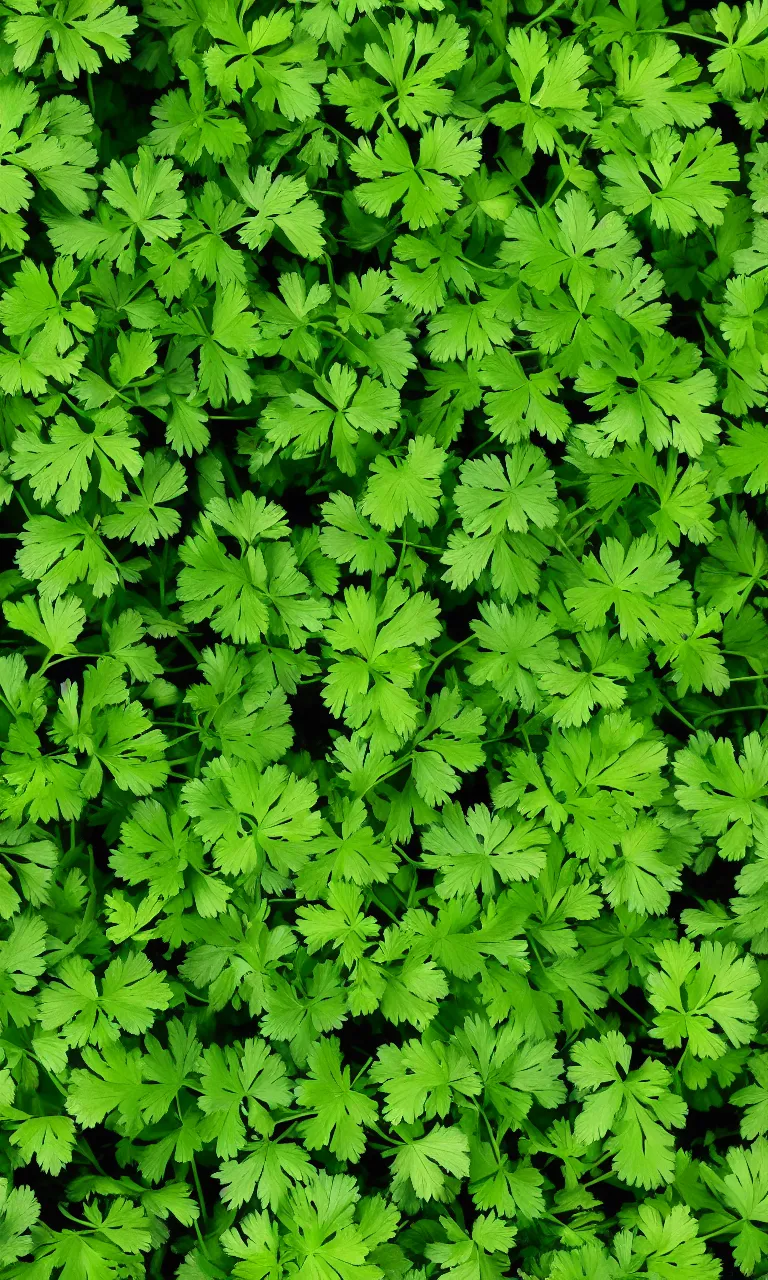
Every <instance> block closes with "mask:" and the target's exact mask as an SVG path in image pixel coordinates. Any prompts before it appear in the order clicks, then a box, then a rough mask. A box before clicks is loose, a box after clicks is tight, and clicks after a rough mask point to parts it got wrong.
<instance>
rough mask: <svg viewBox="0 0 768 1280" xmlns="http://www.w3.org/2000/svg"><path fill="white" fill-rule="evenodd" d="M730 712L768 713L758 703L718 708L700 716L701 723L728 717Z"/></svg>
mask: <svg viewBox="0 0 768 1280" xmlns="http://www.w3.org/2000/svg"><path fill="white" fill-rule="evenodd" d="M732 711H768V707H766V706H764V705H763V704H762V703H759V702H754V703H750V705H749V706H746V707H718V709H717V711H709V712H707V714H706V715H705V716H702V723H703V722H704V721H705V720H714V719H715V717H716V716H727V715H730V714H731V712H732Z"/></svg>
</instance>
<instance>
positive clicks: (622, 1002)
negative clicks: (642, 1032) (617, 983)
mask: <svg viewBox="0 0 768 1280" xmlns="http://www.w3.org/2000/svg"><path fill="white" fill-rule="evenodd" d="M612 999H614V1000H615V1001H616V1003H617V1004H620V1005H621V1007H622V1009H626V1011H627V1013H631V1014H632V1017H633V1018H637V1020H638V1022H642V1024H643V1026H644V1027H650V1025H651V1024H650V1022H648V1020H647V1018H644V1017H643V1015H642V1014H641V1013H638V1012H637V1010H636V1009H633V1008H632V1005H631V1004H628V1003H627V1001H626V1000H625V999H624V998H623V997H622V996H620V995H618V994H617V993H616V992H615V991H614V993H613V996H612Z"/></svg>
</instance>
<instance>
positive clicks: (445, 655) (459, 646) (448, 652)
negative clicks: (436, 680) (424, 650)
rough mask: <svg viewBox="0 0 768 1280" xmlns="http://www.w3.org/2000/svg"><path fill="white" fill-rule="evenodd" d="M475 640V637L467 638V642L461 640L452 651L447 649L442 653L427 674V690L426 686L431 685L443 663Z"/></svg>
mask: <svg viewBox="0 0 768 1280" xmlns="http://www.w3.org/2000/svg"><path fill="white" fill-rule="evenodd" d="M474 638H475V637H474V636H467V638H466V640H460V641H459V643H458V644H455V645H453V646H452V647H451V648H450V649H446V650H445V652H444V653H441V654H440V656H439V657H438V658H435V661H434V662H433V663H432V666H431V667H430V668H429V671H428V672H427V679H426V682H425V688H426V685H428V684H429V682H430V680H431V679H432V677H433V675H434V674H435V672H436V671H437V668H438V667H439V666H440V664H441V662H444V661H445V659H446V658H450V656H451V654H452V653H458V651H459V649H463V648H464V646H465V645H467V644H471V643H472V641H473V640H474Z"/></svg>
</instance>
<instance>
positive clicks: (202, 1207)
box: [189, 1155, 208, 1218]
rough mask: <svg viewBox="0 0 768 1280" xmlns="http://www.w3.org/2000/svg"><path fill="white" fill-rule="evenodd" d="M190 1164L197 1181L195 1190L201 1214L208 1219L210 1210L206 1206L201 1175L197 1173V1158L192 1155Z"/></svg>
mask: <svg viewBox="0 0 768 1280" xmlns="http://www.w3.org/2000/svg"><path fill="white" fill-rule="evenodd" d="M189 1163H190V1164H191V1165H192V1177H193V1178H194V1180H195V1190H196V1192H197V1199H198V1203H199V1205H200V1212H201V1213H202V1215H203V1217H204V1218H207V1217H208V1210H207V1208H206V1206H205V1197H204V1196H203V1188H202V1187H201V1186H200V1175H199V1173H198V1172H197V1164H196V1163H195V1157H194V1156H193V1155H190V1157H189Z"/></svg>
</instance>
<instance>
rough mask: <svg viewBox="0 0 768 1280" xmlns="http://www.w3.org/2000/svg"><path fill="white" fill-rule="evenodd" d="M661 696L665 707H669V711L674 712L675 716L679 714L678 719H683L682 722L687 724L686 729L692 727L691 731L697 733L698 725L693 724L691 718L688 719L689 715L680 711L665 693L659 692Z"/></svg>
mask: <svg viewBox="0 0 768 1280" xmlns="http://www.w3.org/2000/svg"><path fill="white" fill-rule="evenodd" d="M659 698H660V700H661V702H662V705H663V706H665V707H666V708H667V711H670V712H671V713H672V715H673V716H677V719H678V720H680V721H681V723H682V724H684V725H685V727H686V729H690V731H691V733H695V732H696V725H695V724H691V722H690V720H689V719H688V717H687V716H684V715H683V713H682V711H678V709H677V707H676V706H675V705H674V703H672V702H670V701H669V698H665V697H664V694H663V693H660V694H659Z"/></svg>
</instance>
